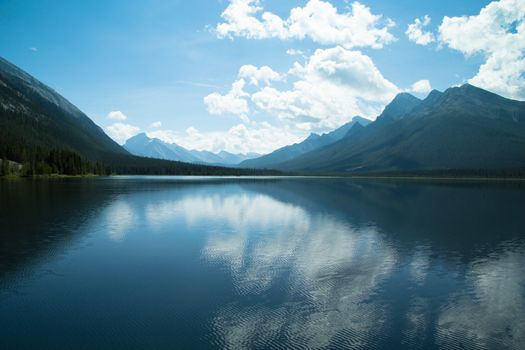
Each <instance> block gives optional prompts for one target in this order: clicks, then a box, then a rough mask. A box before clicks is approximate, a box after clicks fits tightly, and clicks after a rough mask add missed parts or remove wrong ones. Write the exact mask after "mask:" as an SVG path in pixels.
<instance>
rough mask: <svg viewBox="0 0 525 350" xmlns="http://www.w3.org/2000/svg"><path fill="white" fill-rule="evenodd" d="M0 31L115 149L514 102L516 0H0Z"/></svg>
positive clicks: (264, 145) (518, 51) (192, 145)
mask: <svg viewBox="0 0 525 350" xmlns="http://www.w3.org/2000/svg"><path fill="white" fill-rule="evenodd" d="M0 33H1V34H0V56H2V57H4V58H5V59H7V60H9V61H11V62H12V63H14V64H16V65H18V66H19V67H21V68H22V69H24V70H26V71H27V72H29V73H30V74H32V75H34V76H35V77H36V78H38V79H39V80H41V81H43V82H44V83H46V84H47V85H49V86H51V87H52V88H53V89H55V90H56V91H58V92H59V93H60V94H62V95H63V96H64V97H66V98H67V99H68V100H70V101H71V102H72V103H73V104H75V105H76V106H77V107H79V108H80V109H81V110H82V111H84V112H85V113H86V114H87V115H88V116H89V117H90V118H92V119H93V120H94V121H95V122H96V123H97V124H98V125H100V126H101V127H102V128H103V129H104V130H105V131H106V133H107V134H108V135H110V136H111V137H112V138H113V139H115V140H116V141H117V142H119V143H120V144H122V143H124V142H125V140H126V139H127V138H129V137H132V136H133V135H135V134H137V133H139V132H146V133H147V134H148V135H149V136H150V137H157V138H160V139H162V140H164V141H166V142H176V143H177V144H180V145H181V146H183V147H186V148H188V149H198V150H209V151H214V152H217V151H220V150H227V151H230V152H234V153H246V152H258V153H268V152H271V151H272V150H275V149H277V148H279V147H282V146H284V145H287V144H291V143H295V142H298V141H301V140H302V139H304V138H305V137H307V136H308V135H309V134H310V133H312V132H315V133H324V132H328V131H330V130H333V129H335V128H337V127H339V126H341V125H343V124H344V123H346V122H348V121H350V120H351V119H352V117H353V116H356V115H360V116H363V117H366V118H369V119H372V120H373V119H375V118H376V117H377V115H379V114H380V112H381V110H382V109H383V108H384V106H385V105H386V104H388V102H390V101H391V100H392V98H393V97H394V96H395V95H396V94H397V93H400V92H410V93H412V94H414V95H416V96H418V97H420V98H424V97H425V96H426V95H427V94H428V93H429V92H430V91H431V89H438V90H440V91H443V90H445V89H447V88H449V87H451V86H456V85H460V84H463V83H467V82H469V83H471V84H473V85H476V86H479V87H482V88H485V89H487V90H490V91H493V92H496V93H498V94H501V95H503V96H505V97H508V98H513V99H518V100H525V57H524V56H525V55H524V53H525V0H500V1H478V0H468V1H457V0H440V1H434V0H429V1H414V0H399V1H395V2H394V1H388V0H383V1H380V0H363V1H359V2H357V1H356V2H354V1H347V0H301V1H299V0H289V1H288V0H287V1H282V0H192V1H183V0H141V1H135V0H90V1H71V0H24V1H18V0H0Z"/></svg>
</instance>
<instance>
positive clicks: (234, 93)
mask: <svg viewBox="0 0 525 350" xmlns="http://www.w3.org/2000/svg"><path fill="white" fill-rule="evenodd" d="M245 85H246V82H245V81H244V79H239V80H237V81H235V82H234V83H233V84H232V88H231V90H230V91H229V92H228V93H227V94H226V95H221V94H219V93H216V92H214V93H212V94H210V95H208V96H206V97H204V104H205V105H206V107H207V108H208V112H209V113H210V114H216V115H222V114H234V115H237V116H239V117H240V118H241V119H242V120H243V121H247V120H248V117H247V113H248V112H249V111H250V109H249V107H248V102H247V101H246V99H245V97H246V96H249V95H248V94H247V93H246V92H245V91H244V86H245Z"/></svg>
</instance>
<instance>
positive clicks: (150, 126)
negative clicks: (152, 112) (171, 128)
mask: <svg viewBox="0 0 525 350" xmlns="http://www.w3.org/2000/svg"><path fill="white" fill-rule="evenodd" d="M161 127H162V122H161V121H157V122H153V123H151V124H150V125H149V128H150V129H158V128H161Z"/></svg>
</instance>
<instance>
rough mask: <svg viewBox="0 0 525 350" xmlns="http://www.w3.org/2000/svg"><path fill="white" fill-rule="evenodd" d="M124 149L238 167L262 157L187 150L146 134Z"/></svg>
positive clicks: (154, 155) (131, 140)
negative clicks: (242, 163) (247, 161)
mask: <svg viewBox="0 0 525 350" xmlns="http://www.w3.org/2000/svg"><path fill="white" fill-rule="evenodd" d="M124 148H125V149H126V150H127V151H128V152H130V153H131V154H134V155H137V156H144V157H149V158H157V159H167V160H174V161H180V162H187V163H195V164H209V165H220V166H232V165H237V164H239V163H241V162H242V161H244V160H246V159H252V158H257V157H260V154H257V153H248V154H234V153H229V152H226V151H220V152H218V153H213V152H209V151H196V150H187V149H185V148H184V147H182V146H179V145H177V144H175V143H167V142H164V141H162V140H159V139H157V138H150V137H148V136H147V135H146V134H145V133H140V134H138V135H136V136H133V137H132V138H130V139H128V140H127V141H126V143H125V144H124Z"/></svg>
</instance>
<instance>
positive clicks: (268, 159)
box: [240, 116, 370, 168]
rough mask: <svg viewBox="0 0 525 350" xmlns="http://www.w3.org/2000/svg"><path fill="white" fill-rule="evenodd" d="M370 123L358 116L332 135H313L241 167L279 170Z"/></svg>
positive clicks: (247, 162) (244, 163) (249, 161)
mask: <svg viewBox="0 0 525 350" xmlns="http://www.w3.org/2000/svg"><path fill="white" fill-rule="evenodd" d="M369 123H370V121H369V120H368V119H365V118H362V117H358V116H356V117H354V118H353V119H352V121H350V122H349V123H346V124H345V125H343V126H341V127H340V128H338V129H336V130H334V131H332V132H330V133H327V134H323V135H318V134H314V133H312V134H310V136H308V138H306V139H305V140H304V141H302V142H299V143H296V144H293V145H289V146H285V147H282V148H279V149H278V150H276V151H273V152H272V153H270V154H267V155H264V156H261V157H258V158H255V159H251V160H246V161H243V162H242V163H240V166H242V167H246V168H275V167H277V168H278V167H279V164H280V163H283V162H287V161H290V160H292V159H294V158H296V157H299V156H301V155H303V154H305V153H308V152H311V151H313V150H316V149H319V148H321V147H324V146H327V145H329V144H332V143H334V142H337V141H339V140H340V139H342V138H343V137H345V136H346V134H347V133H348V131H349V130H350V129H351V128H352V127H353V126H354V125H356V124H360V125H362V126H366V125H368V124H369Z"/></svg>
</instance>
